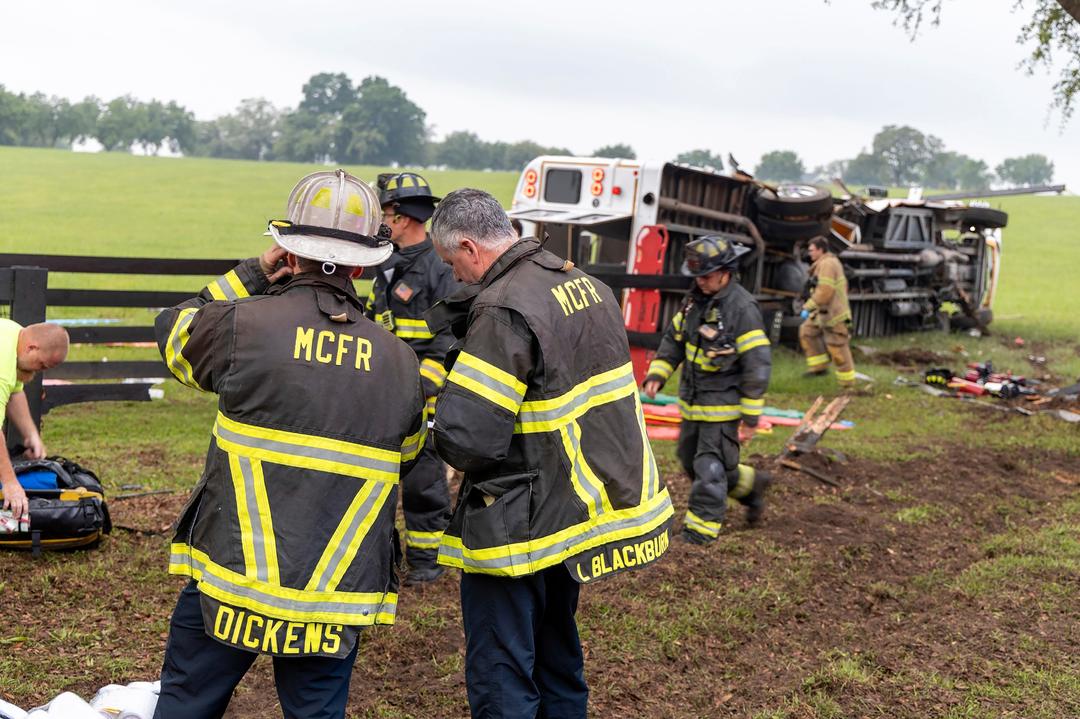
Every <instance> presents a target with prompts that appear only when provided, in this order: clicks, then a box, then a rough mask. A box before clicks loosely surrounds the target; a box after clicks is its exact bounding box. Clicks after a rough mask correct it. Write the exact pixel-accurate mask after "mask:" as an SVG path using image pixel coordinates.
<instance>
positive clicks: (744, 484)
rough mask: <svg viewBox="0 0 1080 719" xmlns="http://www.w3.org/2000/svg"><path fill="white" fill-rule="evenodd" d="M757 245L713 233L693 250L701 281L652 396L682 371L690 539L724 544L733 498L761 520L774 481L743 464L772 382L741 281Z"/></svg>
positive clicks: (662, 355) (671, 333)
mask: <svg viewBox="0 0 1080 719" xmlns="http://www.w3.org/2000/svg"><path fill="white" fill-rule="evenodd" d="M747 252H749V248H747V247H746V246H745V245H742V244H739V243H738V242H737V241H736V238H733V237H729V236H725V235H709V236H706V237H701V238H699V239H697V240H694V241H692V242H690V243H688V244H687V246H686V251H685V256H686V262H685V263H684V265H683V273H684V274H688V275H692V276H693V277H694V282H695V286H694V288H693V289H692V290H691V291H690V294H689V295H688V296H687V298H686V302H685V303H684V304H683V307H682V309H681V310H680V311H679V312H678V313H677V314H676V315H675V317H673V318H672V321H671V324H670V325H669V326H668V328H667V331H666V332H665V333H664V336H663V339H662V340H661V342H660V347H659V349H658V350H657V352H656V357H655V358H654V359H653V361H652V363H651V364H650V365H649V370H648V374H647V375H646V377H645V382H644V390H645V393H646V394H647V395H649V396H650V397H654V396H656V393H657V392H658V391H659V390H660V388H661V387H662V386H663V385H664V382H666V381H667V379H668V378H669V377H670V376H671V374H672V373H673V372H674V371H675V368H676V367H678V366H679V365H680V364H682V365H683V369H682V375H681V377H680V381H679V412H680V414H681V416H682V423H681V425H680V430H679V446H678V455H679V461H680V462H681V463H682V465H683V468H684V469H685V470H686V473H687V474H688V475H689V476H690V478H691V480H692V485H691V489H690V502H689V508H688V509H687V512H686V522H685V526H684V530H683V538H684V539H686V540H687V541H690V542H693V543H695V544H706V543H709V542H712V541H715V539H716V538H717V536H719V534H720V526H721V523H722V522H723V521H724V513H725V509H726V507H727V499H728V496H731V497H733V498H734V499H737V500H738V501H739V502H740V503H742V504H744V505H746V507H747V514H746V518H747V521H748V522H749V523H750V524H754V523H756V522H757V521H758V520H759V519H760V518H761V513H762V509H763V507H764V495H765V490H766V488H767V487H768V484H769V477H768V475H767V474H766V473H764V472H755V471H754V469H753V468H752V467H749V466H747V465H744V464H739V444H740V442H741V441H749V439H750V438H751V437H752V436H753V433H754V431H755V428H756V427H757V424H758V419H759V417H760V416H761V412H762V409H763V408H764V406H765V399H764V396H765V390H766V388H767V387H768V385H769V374H770V372H771V369H772V355H771V352H770V349H769V339H768V337H767V336H766V335H765V331H764V328H763V325H762V322H761V312H760V311H759V310H758V307H757V303H756V302H755V301H754V298H753V296H752V295H751V294H750V293H749V292H747V291H746V289H744V288H743V287H742V285H740V284H739V283H738V282H736V281H735V269H736V268H737V267H738V263H739V258H740V257H741V256H742V255H744V254H745V253H747Z"/></svg>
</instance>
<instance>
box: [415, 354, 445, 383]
mask: <svg viewBox="0 0 1080 719" xmlns="http://www.w3.org/2000/svg"><path fill="white" fill-rule="evenodd" d="M420 376H421V377H424V378H425V379H427V380H428V381H429V382H431V383H432V384H434V385H435V387H442V386H443V382H445V381H446V370H445V369H443V366H442V365H441V364H440V363H438V362H436V361H435V360H433V359H425V360H424V361H423V362H421V363H420Z"/></svg>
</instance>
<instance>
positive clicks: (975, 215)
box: [960, 207, 1009, 230]
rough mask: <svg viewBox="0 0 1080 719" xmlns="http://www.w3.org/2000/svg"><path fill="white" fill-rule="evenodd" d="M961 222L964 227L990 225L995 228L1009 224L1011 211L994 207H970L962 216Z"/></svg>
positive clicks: (989, 226)
mask: <svg viewBox="0 0 1080 719" xmlns="http://www.w3.org/2000/svg"><path fill="white" fill-rule="evenodd" d="M960 224H961V225H963V226H964V227H988V228H990V229H992V230H993V229H997V228H999V227H1004V226H1005V225H1007V224H1009V213H1007V212H1002V211H1001V210H995V209H993V208H992V207H969V208H967V209H966V210H964V214H963V215H961V216H960Z"/></svg>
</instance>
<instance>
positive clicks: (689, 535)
mask: <svg viewBox="0 0 1080 719" xmlns="http://www.w3.org/2000/svg"><path fill="white" fill-rule="evenodd" d="M682 538H683V541H684V542H686V543H687V544H698V545H704V544H709V543H710V542H711V541H712V540H710V539H709V538H708V537H706V536H705V535H704V534H698V533H697V532H695V531H694V530H692V529H684V530H683V531H682Z"/></svg>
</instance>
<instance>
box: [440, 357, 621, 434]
mask: <svg viewBox="0 0 1080 719" xmlns="http://www.w3.org/2000/svg"><path fill="white" fill-rule="evenodd" d="M455 369H457V367H456V366H455ZM628 385H633V386H634V387H635V389H636V388H637V385H636V384H635V383H634V376H633V374H631V375H629V376H627V375H620V376H618V377H615V378H614V379H609V380H608V381H607V382H604V383H603V384H598V385H596V386H595V387H590V388H589V389H588V390H586V391H585V392H582V393H581V394H579V395H578V396H577V397H574V398H573V399H572V400H570V401H569V402H567V403H566V404H564V405H562V406H561V407H556V408H554V409H545V410H531V409H526V407H527V405H522V409H521V411H520V412H519V413H518V418H517V421H518V424H525V423H527V422H553V421H556V420H559V419H566V418H567V417H568V416H569V415H573V413H574V412H575V411H576V410H577V409H578V408H580V407H581V406H582V405H585V404H587V403H588V402H589V401H591V400H592V399H594V398H596V397H599V396H600V395H602V394H606V393H607V392H612V391H614V390H617V389H623V388H624V387H626V386H628ZM538 401H545V400H538Z"/></svg>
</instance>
